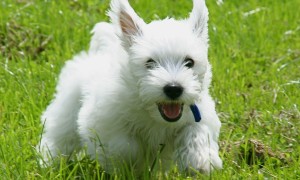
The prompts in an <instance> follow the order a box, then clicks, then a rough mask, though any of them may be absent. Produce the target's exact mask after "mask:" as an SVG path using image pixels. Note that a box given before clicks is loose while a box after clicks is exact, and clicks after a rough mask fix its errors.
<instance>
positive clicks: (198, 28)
mask: <svg viewBox="0 0 300 180" xmlns="http://www.w3.org/2000/svg"><path fill="white" fill-rule="evenodd" d="M188 21H189V23H190V24H191V26H192V28H193V31H194V32H195V33H196V34H197V36H199V37H203V38H208V34H207V33H208V27H207V22H208V9H207V7H206V4H205V0H193V10H192V12H191V13H190V17H189V19H188Z"/></svg>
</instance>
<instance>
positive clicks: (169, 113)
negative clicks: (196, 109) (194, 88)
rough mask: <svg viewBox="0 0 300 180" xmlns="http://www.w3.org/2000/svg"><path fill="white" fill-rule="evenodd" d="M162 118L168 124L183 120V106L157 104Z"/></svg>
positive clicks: (177, 104)
mask: <svg viewBox="0 0 300 180" xmlns="http://www.w3.org/2000/svg"><path fill="white" fill-rule="evenodd" d="M157 106H158V110H159V112H160V114H161V116H162V117H163V118H164V119H165V120H166V121H168V122H176V121H178V120H179V119H180V118H181V115H182V110H183V104H180V103H159V104H157Z"/></svg>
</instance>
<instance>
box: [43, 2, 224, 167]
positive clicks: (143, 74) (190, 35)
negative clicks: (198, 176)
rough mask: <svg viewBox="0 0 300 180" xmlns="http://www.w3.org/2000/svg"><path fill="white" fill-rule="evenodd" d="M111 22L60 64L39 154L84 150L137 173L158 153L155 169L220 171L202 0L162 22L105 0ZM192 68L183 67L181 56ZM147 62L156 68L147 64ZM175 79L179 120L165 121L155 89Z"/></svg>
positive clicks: (103, 161)
mask: <svg viewBox="0 0 300 180" xmlns="http://www.w3.org/2000/svg"><path fill="white" fill-rule="evenodd" d="M109 16H110V17H111V21H112V23H105V22H101V23H98V24H97V25H96V26H95V28H94V29H93V31H92V32H93V34H94V35H93V37H92V40H91V44H90V49H89V51H88V52H82V53H80V54H79V55H77V56H75V57H74V58H73V60H71V61H68V62H67V63H66V65H65V67H64V68H63V70H62V72H61V74H60V77H59V82H58V85H57V89H56V91H57V93H56V95H55V98H54V100H53V101H52V102H51V104H50V105H49V106H48V108H47V109H46V111H45V112H44V114H43V116H42V123H43V124H44V125H45V126H44V134H43V136H42V140H41V144H40V146H39V151H40V152H41V153H42V154H43V156H44V159H45V160H46V161H50V159H49V156H51V157H56V156H58V155H59V154H64V155H71V153H72V152H74V150H77V149H78V148H81V147H85V146H86V147H87V152H88V154H89V155H90V156H91V157H92V158H97V159H98V160H99V161H100V163H101V164H102V165H103V166H104V168H106V170H107V171H112V170H113V168H114V167H116V166H114V165H115V163H116V162H125V163H128V164H130V165H133V166H134V167H135V168H136V170H137V171H141V170H144V169H145V167H148V166H150V165H151V163H152V162H153V161H154V159H155V158H156V156H157V152H158V151H159V150H160V149H161V144H165V148H164V149H163V151H162V153H161V155H160V158H161V166H162V168H163V169H165V170H168V168H169V167H170V165H172V164H177V165H178V167H179V169H181V170H182V171H185V170H189V169H190V168H193V169H196V170H200V171H203V172H209V171H211V170H212V169H214V168H217V169H218V168H221V167H222V161H221V159H220V157H219V155H218V150H219V147H218V143H217V141H218V136H219V129H220V126H221V123H220V121H219V119H218V116H217V114H216V111H215V104H214V102H213V100H212V98H211V96H210V95H209V85H210V79H211V67H210V64H209V62H208V58H207V51H208V34H207V20H208V11H207V8H206V5H205V2H204V0H194V8H193V10H192V12H191V14H190V18H188V19H186V20H174V19H164V20H158V21H153V22H151V23H149V24H146V23H145V22H144V21H143V20H142V19H141V18H139V17H138V16H137V14H136V13H135V12H134V10H133V9H132V8H131V7H130V5H129V3H128V2H127V1H126V0H113V1H112V3H111V10H110V11H109ZM187 56H188V57H190V58H192V59H194V61H195V66H194V67H193V68H190V69H189V68H187V67H185V66H184V63H183V61H184V58H185V57H187ZM149 58H152V59H154V60H155V61H156V62H157V64H158V67H157V68H154V69H150V70H149V69H147V68H146V67H145V63H146V61H147V60H148V59H149ZM171 82H176V83H178V84H180V85H181V86H182V87H183V88H184V91H183V94H182V95H181V96H180V97H179V99H177V100H176V101H177V102H180V103H183V104H184V108H183V113H182V117H181V118H180V119H179V120H178V121H177V122H167V121H165V120H164V119H163V118H162V116H161V115H160V113H159V111H158V107H157V103H159V102H170V101H172V100H169V99H168V98H167V96H166V95H165V94H164V93H163V87H164V86H165V85H166V84H168V83H171ZM191 104H196V105H197V106H198V108H199V110H200V112H201V116H202V120H201V121H200V122H199V123H197V122H195V120H194V117H193V114H192V112H191V110H190V109H189V105H191Z"/></svg>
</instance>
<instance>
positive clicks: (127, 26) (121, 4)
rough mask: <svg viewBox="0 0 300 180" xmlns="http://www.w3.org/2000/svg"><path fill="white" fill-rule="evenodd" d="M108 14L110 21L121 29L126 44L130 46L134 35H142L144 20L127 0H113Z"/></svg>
mask: <svg viewBox="0 0 300 180" xmlns="http://www.w3.org/2000/svg"><path fill="white" fill-rule="evenodd" d="M109 16H110V18H111V21H112V23H113V24H115V25H117V26H118V27H119V29H120V30H121V37H122V40H123V41H124V43H125V44H126V45H129V46H130V45H131V44H132V42H133V40H134V38H135V37H136V36H140V35H142V28H143V26H144V25H145V22H144V21H143V20H142V19H141V18H140V17H139V16H138V15H137V14H136V13H135V11H134V10H133V9H132V7H131V6H130V4H129V2H128V0H113V1H112V2H111V10H110V11H109Z"/></svg>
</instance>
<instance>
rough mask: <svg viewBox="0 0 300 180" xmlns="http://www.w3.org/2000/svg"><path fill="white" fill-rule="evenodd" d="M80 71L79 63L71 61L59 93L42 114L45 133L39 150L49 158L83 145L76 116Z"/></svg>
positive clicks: (79, 104) (64, 73) (63, 75)
mask: <svg viewBox="0 0 300 180" xmlns="http://www.w3.org/2000/svg"><path fill="white" fill-rule="evenodd" d="M76 74H78V72H76V66H74V63H73V62H72V61H70V62H68V63H67V65H66V66H65V68H64V69H63V71H62V73H61V75H60V79H59V84H58V86H57V89H56V90H57V94H56V95H55V98H54V100H53V101H52V102H51V104H50V105H49V106H48V107H47V109H46V111H45V112H44V114H43V116H42V119H41V121H42V124H44V134H43V135H42V139H41V142H40V145H39V147H38V151H39V152H40V153H41V154H42V156H43V158H44V161H46V162H47V161H49V160H50V159H51V158H54V157H56V156H57V155H59V154H63V155H70V154H72V152H73V151H74V150H75V148H76V147H77V146H79V142H80V141H79V137H78V134H77V123H76V120H77V116H78V111H79V108H80V106H81V102H80V88H79V83H78V82H79V80H78V78H76Z"/></svg>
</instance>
